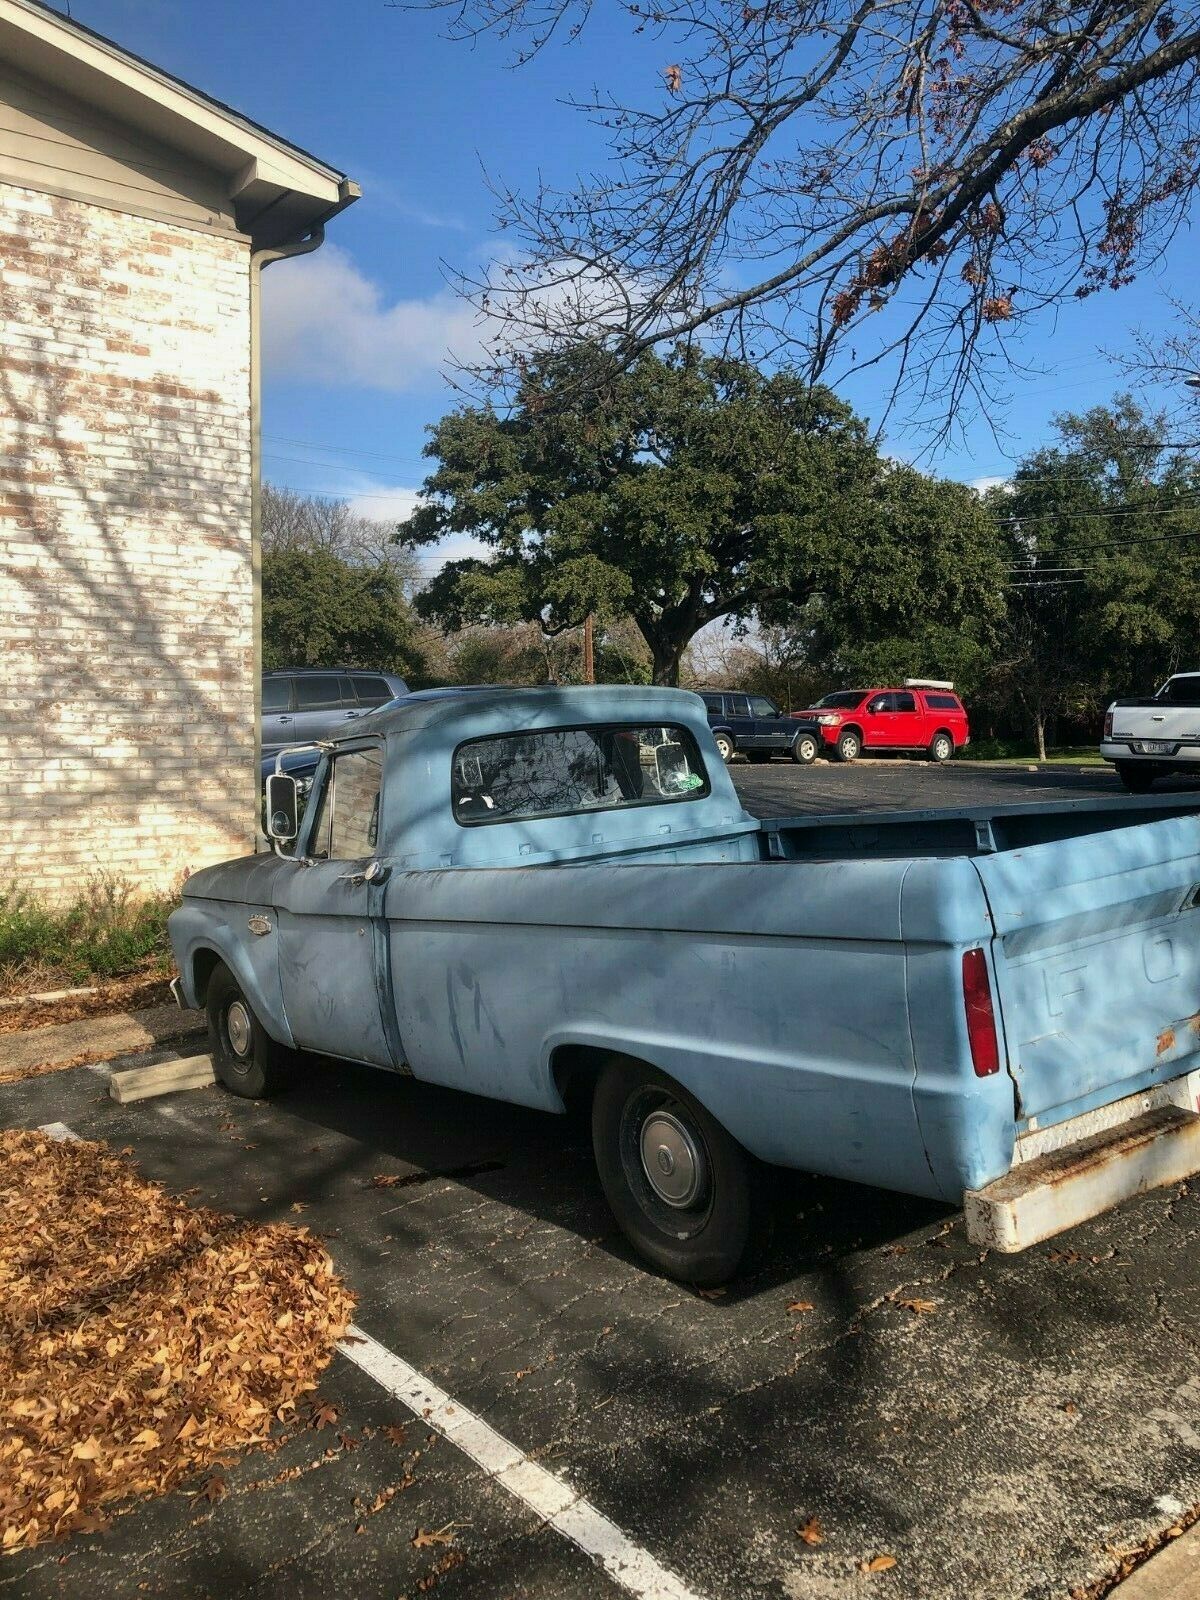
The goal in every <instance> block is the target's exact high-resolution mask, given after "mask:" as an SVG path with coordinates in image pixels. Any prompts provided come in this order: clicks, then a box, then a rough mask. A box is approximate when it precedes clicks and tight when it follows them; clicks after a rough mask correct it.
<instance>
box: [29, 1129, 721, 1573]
mask: <svg viewBox="0 0 1200 1600" xmlns="http://www.w3.org/2000/svg"><path fill="white" fill-rule="evenodd" d="M160 1109H161V1108H160ZM180 1120H185V1119H183V1118H181V1119H180ZM38 1132H39V1133H45V1134H48V1135H49V1136H50V1138H51V1139H78V1138H79V1135H78V1134H77V1133H73V1132H72V1131H71V1129H70V1128H68V1127H67V1125H66V1123H65V1122H48V1123H44V1124H43V1125H42V1127H41V1128H39V1130H38ZM338 1350H339V1351H340V1352H341V1354H342V1355H344V1356H345V1357H346V1359H347V1361H352V1362H353V1363H354V1365H355V1366H356V1367H358V1368H360V1369H361V1370H362V1371H363V1372H365V1373H366V1374H367V1376H368V1377H369V1378H373V1379H374V1380H375V1382H376V1383H377V1384H379V1386H380V1388H382V1389H386V1390H387V1392H388V1393H389V1394H390V1395H392V1396H393V1397H394V1398H395V1399H397V1400H399V1401H400V1402H401V1404H402V1405H406V1406H407V1407H408V1409H409V1410H410V1411H412V1412H413V1413H414V1414H415V1415H416V1416H418V1417H420V1419H421V1421H422V1422H426V1423H428V1424H429V1426H430V1427H431V1428H434V1429H436V1431H437V1432H438V1433H440V1434H441V1435H442V1436H443V1437H444V1438H446V1439H448V1440H449V1441H450V1443H451V1444H453V1445H454V1446H456V1447H457V1448H458V1449H459V1450H461V1451H462V1452H463V1454H464V1455H465V1456H469V1457H470V1458H471V1460H472V1461H474V1462H475V1464H476V1466H478V1467H482V1469H483V1471H484V1472H485V1473H487V1475H488V1477H489V1478H492V1479H494V1481H495V1482H496V1483H497V1484H499V1486H500V1487H501V1488H502V1489H506V1490H507V1491H508V1493H509V1494H511V1495H512V1496H513V1497H514V1498H515V1499H517V1500H520V1501H521V1502H522V1504H523V1505H527V1506H528V1507H529V1509H530V1510H531V1511H532V1512H533V1513H534V1514H535V1515H536V1516H539V1517H541V1519H542V1520H543V1522H545V1523H547V1524H548V1526H550V1527H551V1528H553V1529H554V1530H555V1532H556V1533H561V1534H562V1536H563V1538H564V1539H569V1540H570V1541H571V1543H572V1544H573V1545H575V1546H576V1547H577V1548H578V1549H579V1550H582V1551H583V1553H584V1555H585V1556H587V1557H588V1558H589V1559H590V1560H592V1561H594V1562H596V1563H597V1565H598V1566H601V1567H603V1568H604V1570H605V1572H607V1573H608V1575H609V1577H610V1578H612V1580H613V1582H614V1583H617V1584H619V1585H620V1586H621V1588H622V1589H625V1590H627V1591H628V1593H629V1594H632V1595H636V1596H637V1600H698V1597H697V1596H696V1594H695V1593H694V1592H693V1591H692V1590H691V1589H689V1588H688V1587H687V1586H686V1584H684V1583H682V1582H680V1580H679V1579H678V1578H677V1577H676V1576H675V1574H674V1573H673V1572H669V1571H668V1570H667V1568H666V1567H664V1566H663V1565H662V1564H661V1562H658V1561H656V1560H655V1559H654V1557H653V1556H652V1555H651V1554H650V1552H649V1551H648V1550H643V1549H642V1547H641V1545H639V1544H635V1543H634V1542H633V1540H632V1539H631V1538H630V1537H629V1535H628V1534H626V1533H622V1531H621V1529H620V1528H618V1527H617V1525H616V1523H615V1522H613V1521H611V1520H610V1519H609V1518H608V1517H606V1516H605V1515H604V1513H603V1512H602V1511H598V1510H597V1509H596V1507H595V1506H594V1505H593V1504H592V1502H591V1501H590V1500H586V1499H584V1497H583V1495H581V1494H579V1493H578V1492H577V1491H576V1490H574V1489H572V1488H571V1486H570V1484H569V1483H566V1482H565V1481H564V1480H563V1479H562V1478H560V1477H558V1476H557V1475H556V1474H555V1473H553V1472H547V1470H546V1468H545V1467H542V1466H539V1465H538V1463H537V1462H536V1461H531V1460H530V1459H529V1457H528V1456H527V1455H526V1454H525V1452H524V1451H523V1450H519V1449H518V1448H517V1446H516V1445H515V1444H513V1442H512V1440H511V1439H506V1438H505V1437H504V1435H503V1434H502V1433H497V1432H496V1430H495V1428H493V1427H492V1425H491V1424H490V1423H488V1422H485V1421H484V1420H483V1418H482V1417H480V1416H476V1414H475V1412H473V1411H469V1410H468V1409H467V1408H466V1406H463V1405H459V1403H458V1402H457V1401H456V1400H455V1399H454V1397H453V1396H452V1395H449V1394H447V1393H446V1391H445V1389H439V1388H438V1386H437V1384H436V1383H431V1382H430V1380H429V1379H428V1378H426V1377H425V1376H424V1374H423V1373H420V1372H418V1371H417V1369H416V1367H411V1366H409V1364H408V1362H407V1361H405V1360H404V1359H403V1358H402V1357H400V1356H398V1355H396V1354H394V1352H393V1351H391V1350H389V1349H388V1348H387V1346H386V1345H382V1344H380V1343H379V1341H378V1339H372V1338H371V1336H370V1334H369V1333H364V1332H363V1330H362V1329H361V1328H357V1327H351V1328H350V1330H349V1332H348V1333H347V1335H346V1338H345V1339H344V1340H343V1341H342V1342H341V1344H339V1345H338Z"/></svg>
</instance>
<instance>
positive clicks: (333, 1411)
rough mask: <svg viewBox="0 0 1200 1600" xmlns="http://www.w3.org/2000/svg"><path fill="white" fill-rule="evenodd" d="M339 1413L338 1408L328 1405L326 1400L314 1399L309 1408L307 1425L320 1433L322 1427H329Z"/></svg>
mask: <svg viewBox="0 0 1200 1600" xmlns="http://www.w3.org/2000/svg"><path fill="white" fill-rule="evenodd" d="M339 1415H340V1413H339V1411H338V1408H337V1407H336V1406H334V1405H330V1403H329V1401H328V1400H314V1401H313V1403H312V1406H311V1407H310V1409H309V1422H308V1425H309V1427H310V1428H315V1429H316V1430H317V1432H318V1433H320V1431H321V1429H322V1428H331V1427H332V1426H333V1424H334V1423H335V1422H336V1421H337V1419H338V1416H339Z"/></svg>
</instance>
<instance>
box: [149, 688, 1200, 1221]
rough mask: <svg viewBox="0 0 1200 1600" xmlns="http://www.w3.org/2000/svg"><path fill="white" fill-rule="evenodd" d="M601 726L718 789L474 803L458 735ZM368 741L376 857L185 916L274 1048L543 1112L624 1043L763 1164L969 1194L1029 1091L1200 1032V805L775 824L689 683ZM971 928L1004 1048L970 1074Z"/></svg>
mask: <svg viewBox="0 0 1200 1600" xmlns="http://www.w3.org/2000/svg"><path fill="white" fill-rule="evenodd" d="M614 721H617V722H632V723H650V724H657V723H672V724H677V725H682V726H684V727H686V728H688V729H689V730H690V731H691V733H692V735H693V737H694V738H695V740H696V742H697V745H698V746H699V748H700V750H701V752H702V754H703V756H704V759H705V762H706V765H707V768H708V773H709V779H710V793H709V794H708V795H706V796H703V797H701V798H699V799H693V800H687V801H679V802H667V803H663V804H658V805H647V806H640V807H629V808H625V809H615V810H611V811H589V812H581V813H577V814H574V815H571V816H564V817H553V818H543V819H533V820H520V821H512V822H502V823H493V824H488V825H486V826H482V827H479V826H477V827H467V826H463V825H460V824H459V823H458V822H456V821H455V819H454V817H453V814H452V811H451V805H450V774H451V764H452V759H453V755H454V751H455V750H456V748H457V747H458V746H459V745H460V744H461V743H463V742H464V741H466V740H468V739H476V738H481V737H486V736H487V735H489V734H502V733H508V732H512V731H514V730H527V729H531V728H553V727H571V726H580V725H587V724H597V723H609V722H614ZM364 743H378V744H381V745H382V746H383V749H384V785H383V794H382V801H381V812H380V842H379V852H378V854H379V859H380V860H381V861H382V862H384V864H385V865H386V866H387V867H388V869H389V875H388V877H387V878H386V880H385V881H383V882H382V883H378V884H371V885H366V884H354V883H351V882H349V881H347V875H348V874H349V873H350V872H351V870H352V864H351V863H347V862H319V863H312V864H308V865H302V864H301V862H300V861H291V860H287V859H282V860H280V859H276V858H274V857H263V856H258V857H255V858H251V859H250V860H246V861H238V862H229V863H225V864H224V865H222V866H219V867H214V868H210V869H208V870H206V871H205V872H201V873H198V874H196V875H195V876H194V877H193V878H192V879H191V880H190V881H189V883H188V884H187V885H186V887H185V893H184V906H183V907H182V908H181V910H179V911H177V912H176V913H175V914H174V915H173V917H172V919H171V935H172V941H173V943H174V945H175V949H176V954H177V956H178V958H179V962H180V971H181V973H182V974H183V977H184V992H185V995H186V996H187V997H188V998H189V999H192V1000H194V999H195V989H194V976H193V963H194V960H195V956H196V952H197V951H200V950H205V949H211V950H214V951H216V952H217V953H218V954H220V955H221V956H222V958H223V959H226V960H227V961H228V962H229V964H230V966H231V967H232V968H233V970H234V972H235V973H236V975H237V976H238V978H239V981H240V982H242V983H243V985H244V986H245V987H246V989H247V993H248V994H249V996H250V998H251V1000H252V1002H253V1004H254V1005H255V1007H256V1009H257V1010H258V1011H259V1014H260V1016H261V1018H262V1020H263V1023H264V1026H265V1027H266V1028H267V1031H268V1032H269V1033H271V1034H272V1036H274V1037H276V1038H278V1039H280V1040H281V1041H283V1042H285V1043H293V1042H295V1043H298V1044H300V1045H303V1046H308V1047H310V1048H314V1049H320V1050H323V1051H325V1052H327V1053H330V1054H338V1055H344V1056H347V1057H350V1058H353V1059H358V1060H365V1061H370V1062H372V1063H373V1064H375V1065H378V1066H386V1067H391V1068H402V1067H403V1068H407V1069H409V1070H411V1071H412V1072H413V1073H414V1074H415V1075H416V1076H417V1077H419V1078H423V1079H427V1080H429V1081H431V1082H436V1083H443V1084H447V1085H450V1086H453V1087H456V1088H460V1089H464V1090H469V1091H471V1092H472V1093H476V1094H484V1095H491V1096H494V1097H495V1098H497V1099H504V1100H511V1101H514V1102H517V1103H520V1104H524V1105H529V1106H537V1107H542V1108H545V1109H550V1110H561V1109H562V1102H561V1099H560V1097H559V1092H558V1087H557V1083H556V1078H555V1065H556V1061H558V1060H560V1059H561V1058H562V1052H564V1051H566V1050H578V1049H580V1048H583V1049H587V1050H591V1051H594V1052H603V1053H607V1052H611V1051H619V1052H623V1053H626V1054H631V1055H635V1056H637V1057H639V1058H641V1059H644V1060H646V1061H648V1062H651V1063H652V1064H654V1065H655V1066H657V1067H659V1068H661V1069H662V1070H663V1071H665V1072H667V1073H669V1074H670V1075H671V1076H672V1077H674V1078H676V1079H677V1080H678V1081H679V1082H681V1083H683V1084H684V1085H686V1087H687V1088H688V1089H690V1090H691V1092H692V1093H693V1094H695V1095H696V1097H697V1098H698V1099H700V1100H701V1101H703V1102H704V1104H705V1105H707V1106H708V1107H709V1109H710V1110H711V1111H712V1112H713V1114H714V1115H715V1116H716V1117H717V1118H718V1119H719V1120H720V1121H721V1122H722V1123H723V1124H724V1125H725V1126H726V1127H727V1128H728V1129H729V1130H730V1131H731V1133H733V1134H734V1136H735V1137H736V1138H737V1139H739V1140H740V1141H741V1143H742V1144H743V1145H745V1147H746V1148H747V1149H748V1150H750V1151H752V1152H753V1153H754V1154H755V1155H757V1156H760V1157H762V1158H763V1159H764V1160H768V1161H773V1162H778V1163H780V1164H782V1165H786V1166H793V1167H799V1168H805V1169H811V1170H813V1171H819V1172H824V1173H828V1174H830V1175H833V1176H838V1177H844V1178H850V1179H854V1180H856V1181H860V1182H867V1183H874V1184H879V1185H882V1186H885V1187H891V1188H896V1189H901V1190H906V1191H910V1192H913V1193H917V1194H927V1195H933V1196H939V1197H941V1198H945V1199H950V1200H957V1199H959V1197H960V1196H961V1194H962V1191H963V1189H964V1188H976V1187H980V1186H981V1185H983V1184H984V1183H987V1182H988V1181H990V1180H991V1179H992V1178H995V1177H997V1176H999V1175H1000V1174H1002V1173H1003V1172H1005V1171H1006V1170H1007V1169H1008V1166H1009V1164H1010V1162H1011V1159H1012V1151H1013V1143H1014V1139H1015V1137H1016V1133H1017V1131H1018V1128H1019V1126H1021V1125H1022V1124H1020V1123H1019V1122H1018V1114H1019V1113H1018V1107H1017V1105H1016V1103H1015V1095H1016V1092H1017V1091H1019V1093H1020V1096H1021V1101H1022V1105H1021V1107H1020V1115H1022V1116H1028V1115H1029V1114H1030V1112H1031V1109H1032V1108H1034V1107H1035V1106H1036V1107H1038V1108H1040V1109H1041V1110H1042V1111H1043V1112H1044V1113H1045V1114H1044V1115H1043V1116H1042V1120H1043V1121H1053V1120H1056V1119H1057V1117H1059V1116H1061V1115H1066V1114H1069V1111H1070V1108H1071V1107H1073V1106H1077V1105H1080V1104H1081V1103H1082V1102H1083V1100H1084V1099H1085V1098H1086V1099H1087V1101H1088V1103H1089V1104H1099V1103H1104V1099H1105V1098H1106V1097H1107V1098H1109V1099H1111V1098H1116V1097H1117V1096H1119V1095H1121V1094H1125V1093H1128V1092H1131V1091H1132V1089H1134V1088H1137V1087H1139V1086H1140V1085H1141V1083H1142V1082H1143V1081H1148V1080H1147V1075H1148V1074H1149V1075H1150V1081H1152V1080H1153V1078H1154V1077H1156V1076H1169V1075H1171V1074H1172V1072H1173V1071H1178V1070H1179V1068H1178V1067H1177V1066H1174V1063H1175V1062H1177V1061H1179V1059H1180V1057H1181V1056H1182V1055H1184V1054H1187V1053H1188V1052H1190V1051H1192V1050H1195V1049H1196V1048H1197V1046H1198V1045H1200V1031H1198V1030H1197V1029H1190V1031H1189V1029H1188V1022H1187V1019H1189V1018H1190V1016H1191V1015H1192V1013H1194V1012H1195V1011H1196V1010H1197V1008H1198V1007H1200V932H1198V928H1200V924H1198V923H1197V921H1196V918H1197V916H1198V915H1200V912H1198V911H1197V910H1196V909H1194V907H1193V905H1192V901H1193V899H1194V897H1195V896H1194V890H1195V889H1196V880H1200V819H1198V818H1197V817H1196V816H1195V815H1193V814H1191V813H1193V812H1196V811H1200V799H1196V798H1193V797H1185V796H1177V797H1174V798H1172V799H1169V800H1165V801H1158V800H1154V801H1136V802H1134V801H1118V802H1114V803H1113V804H1107V803H1101V804H1096V803H1086V804H1081V803H1079V802H1071V803H1068V804H1064V805H1057V806H1049V807H1038V808H1028V807H1027V808H1022V807H1000V808H994V809H992V810H989V811H988V812H987V813H973V812H964V813H936V812H923V813H908V814H903V815H897V816H888V817H809V818H798V819H795V820H791V821H786V822H778V821H771V822H769V823H759V822H758V821H756V820H755V819H754V818H752V817H750V816H748V815H747V814H746V813H745V812H744V811H743V810H742V808H741V805H740V803H739V801H738V799H737V795H736V793H735V791H734V789H733V785H732V783H731V782H730V779H729V775H728V773H727V771H726V770H725V768H724V766H723V765H722V763H721V761H720V758H719V756H718V755H717V753H716V749H715V746H714V745H713V742H712V736H711V733H710V730H709V727H708V722H707V718H706V716H705V713H704V708H703V704H702V702H701V701H700V700H699V698H698V697H696V696H693V695H686V694H681V693H679V692H677V691H672V690H658V689H626V688H621V689H613V688H600V689H587V690H570V689H567V690H496V691H474V692H472V693H470V694H465V693H454V692H449V691H446V692H434V693H430V694H425V695H414V696H411V697H410V698H409V699H408V700H406V701H404V702H401V703H400V704H399V705H398V706H397V707H396V708H395V709H394V710H390V711H387V712H384V713H380V714H378V715H377V716H374V717H372V718H371V728H370V730H369V734H368V730H367V729H365V728H364V729H362V730H356V731H355V734H354V736H352V737H348V738H347V739H345V740H343V741H341V744H342V746H343V747H354V746H361V745H362V744H364ZM323 781H324V768H323V767H322V768H321V769H320V770H318V773H317V775H316V779H315V781H314V793H319V789H320V785H321V784H322V783H323ZM315 809H316V808H315V807H310V813H309V819H308V823H307V826H308V828H310V829H311V827H312V826H313V825H314V823H313V820H312V819H313V815H314V814H315ZM308 842H309V841H308V839H307V838H306V837H305V835H304V833H303V832H302V836H301V839H300V841H299V842H298V854H300V855H302V854H303V852H304V850H305V849H306V848H307V847H308ZM252 910H261V911H264V912H266V914H268V915H269V916H271V918H272V919H273V922H274V924H275V931H274V933H273V934H272V935H271V936H269V937H267V938H264V939H259V940H255V939H254V938H253V937H252V936H251V935H250V934H249V933H248V931H247V929H246V919H247V915H248V914H249V912H250V911H252ZM974 947H981V948H983V949H984V950H985V951H986V952H987V953H988V960H989V965H990V971H991V976H992V984H993V993H994V995H995V996H996V1001H997V1016H998V1022H999V1025H1000V1029H1001V1046H1002V1052H1003V1053H1004V1055H1005V1058H1006V1064H1007V1068H1008V1071H1007V1073H1005V1072H1001V1073H999V1074H996V1075H995V1076H993V1077H989V1078H983V1079H981V1078H977V1077H976V1076H975V1075H974V1072H973V1070H972V1067H971V1061H970V1051H969V1045H968V1040H967V1034H966V1019H965V1014H964V1010H963V1000H962V979H961V972H962V955H963V952H964V951H965V950H967V949H971V948H974ZM1081 974H1082V976H1080V975H1081ZM1055 1007H1058V1008H1059V1009H1058V1010H1057V1011H1055ZM1176 1019H1180V1021H1181V1026H1182V1032H1180V1031H1179V1030H1177V1031H1176V1035H1175V1037H1174V1038H1173V1039H1172V1040H1171V1041H1170V1043H1169V1045H1168V1047H1167V1048H1166V1049H1165V1050H1164V1048H1163V1041H1162V1037H1161V1035H1162V1033H1163V1030H1164V1029H1168V1028H1169V1027H1170V1025H1171V1024H1172V1023H1173V1022H1175V1021H1176ZM1188 1064H1189V1063H1188V1062H1185V1063H1184V1065H1185V1066H1186V1065H1188Z"/></svg>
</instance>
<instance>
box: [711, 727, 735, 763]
mask: <svg viewBox="0 0 1200 1600" xmlns="http://www.w3.org/2000/svg"><path fill="white" fill-rule="evenodd" d="M714 738H715V739H716V741H717V754H718V755H719V756H720V757H721V760H722V761H723V762H724V763H725V765H726V766H728V765H729V763H730V762H731V761H732V760H733V751H734V744H733V739H732V738H731V737H730V735H729V734H727V733H718V734H715V735H714Z"/></svg>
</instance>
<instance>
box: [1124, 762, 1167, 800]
mask: <svg viewBox="0 0 1200 1600" xmlns="http://www.w3.org/2000/svg"><path fill="white" fill-rule="evenodd" d="M1158 775H1159V774H1158V768H1157V767H1152V766H1149V765H1143V764H1142V763H1141V762H1139V761H1118V762H1117V777H1118V778H1120V780H1121V782H1122V783H1123V784H1124V785H1125V787H1126V789H1128V791H1129V793H1130V794H1149V793H1150V790H1151V789H1153V787H1154V780H1155V779H1156V778H1157V777H1158Z"/></svg>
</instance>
